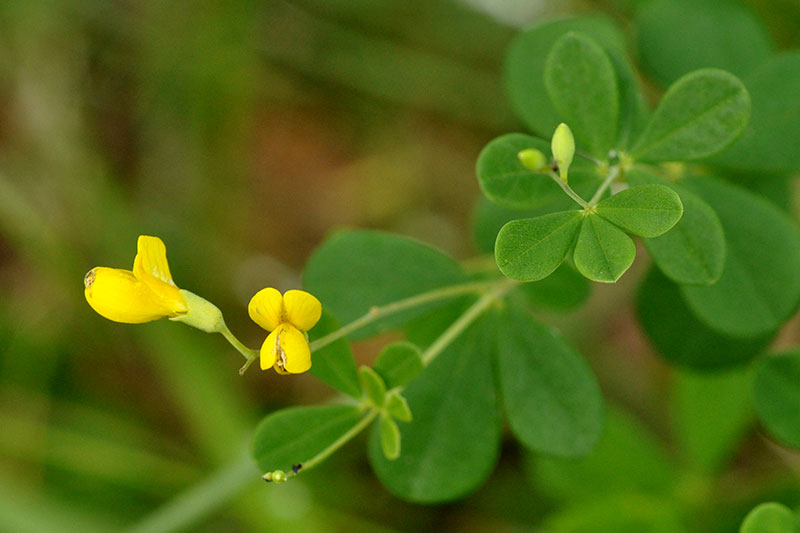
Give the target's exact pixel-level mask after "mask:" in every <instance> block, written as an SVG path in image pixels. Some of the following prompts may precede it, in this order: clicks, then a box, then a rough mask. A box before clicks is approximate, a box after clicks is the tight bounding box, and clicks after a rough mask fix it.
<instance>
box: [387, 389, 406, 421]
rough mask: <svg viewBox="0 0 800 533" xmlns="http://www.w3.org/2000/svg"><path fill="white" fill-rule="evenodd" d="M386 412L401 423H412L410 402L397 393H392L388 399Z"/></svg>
mask: <svg viewBox="0 0 800 533" xmlns="http://www.w3.org/2000/svg"><path fill="white" fill-rule="evenodd" d="M386 412H387V413H389V414H390V415H392V417H394V418H396V419H397V420H399V421H400V422H411V420H412V419H413V417H412V416H411V408H410V407H409V406H408V401H407V400H406V399H405V397H404V396H403V395H402V394H400V393H399V392H397V391H392V392H390V393H389V396H387V397H386Z"/></svg>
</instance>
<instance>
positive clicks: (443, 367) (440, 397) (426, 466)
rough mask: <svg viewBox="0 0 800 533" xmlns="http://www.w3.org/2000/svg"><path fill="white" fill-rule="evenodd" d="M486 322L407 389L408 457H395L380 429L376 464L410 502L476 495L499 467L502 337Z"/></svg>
mask: <svg viewBox="0 0 800 533" xmlns="http://www.w3.org/2000/svg"><path fill="white" fill-rule="evenodd" d="M489 319H490V317H482V318H481V319H480V320H479V321H478V322H476V323H475V324H473V325H472V326H471V327H470V328H469V329H468V330H467V331H466V332H464V333H463V334H462V335H461V336H460V337H458V338H457V339H456V340H455V341H454V342H453V344H451V345H450V346H449V347H448V348H447V349H446V350H445V351H444V352H442V353H441V354H440V355H439V356H438V357H437V358H436V359H434V360H433V362H432V363H431V364H430V365H429V366H428V367H427V368H426V369H425V372H423V373H422V375H420V377H419V378H417V379H415V380H414V381H412V382H411V383H410V384H409V385H408V388H407V389H406V393H405V394H406V398H407V399H408V404H409V406H410V407H411V411H412V412H413V413H414V422H413V423H411V424H408V425H405V426H404V427H403V453H402V455H400V457H399V458H398V459H397V460H395V461H389V460H387V459H386V458H385V457H384V455H383V451H382V448H381V443H380V431H378V430H373V432H372V435H371V437H370V442H369V459H370V463H372V467H373V468H374V470H375V473H376V474H377V476H378V478H379V479H380V480H381V482H383V484H384V485H386V487H387V488H388V489H389V490H390V491H391V492H392V493H393V494H395V495H397V496H398V497H400V498H403V499H405V500H409V501H413V502H420V503H423V502H424V503H433V502H441V501H447V500H453V499H455V498H459V497H461V496H463V495H465V494H466V493H468V492H470V491H472V490H474V489H475V488H477V487H478V485H480V484H481V483H483V482H484V481H485V480H486V478H488V477H489V475H490V474H491V472H492V470H493V469H494V466H495V462H496V461H497V456H498V452H499V446H500V416H499V413H498V406H497V398H496V394H495V390H494V377H493V375H492V357H491V356H490V354H491V351H492V350H493V342H494V333H493V329H492V327H493V325H494V324H493V323H492V322H491V321H490V320H489Z"/></svg>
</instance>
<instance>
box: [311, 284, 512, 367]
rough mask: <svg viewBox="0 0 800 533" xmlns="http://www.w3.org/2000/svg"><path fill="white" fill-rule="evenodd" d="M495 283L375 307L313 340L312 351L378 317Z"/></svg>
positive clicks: (443, 290)
mask: <svg viewBox="0 0 800 533" xmlns="http://www.w3.org/2000/svg"><path fill="white" fill-rule="evenodd" d="M495 285H497V281H496V280H492V281H474V282H470V283H462V284H460V285H451V286H449V287H443V288H441V289H436V290H432V291H429V292H423V293H421V294H417V295H415V296H411V297H410V298H406V299H404V300H398V301H396V302H392V303H390V304H387V305H382V306H376V307H373V308H371V309H370V310H369V311H367V313H366V314H364V315H363V316H361V317H360V318H357V319H355V320H353V321H352V322H350V323H349V324H347V325H345V326H342V327H341V328H339V329H337V330H336V331H333V332H331V333H329V334H327V335H325V336H324V337H320V338H319V339H317V340H315V341H314V342H312V343H311V351H312V352H315V351H317V350H319V349H321V348H324V347H325V346H327V345H329V344H330V343H332V342H335V341H337V340H339V339H341V338H342V337H346V336H347V335H349V334H351V333H353V332H354V331H357V330H359V329H361V328H363V327H364V326H367V325H369V324H371V323H372V322H375V321H376V320H378V319H381V318H385V317H387V316H390V315H393V314H396V313H399V312H400V311H405V310H406V309H412V308H414V307H418V306H420V305H424V304H427V303H431V302H436V301H438V300H444V299H446V298H453V297H455V296H461V295H463V294H470V293H473V292H482V291H484V290H486V289H487V288H491V287H493V286H495Z"/></svg>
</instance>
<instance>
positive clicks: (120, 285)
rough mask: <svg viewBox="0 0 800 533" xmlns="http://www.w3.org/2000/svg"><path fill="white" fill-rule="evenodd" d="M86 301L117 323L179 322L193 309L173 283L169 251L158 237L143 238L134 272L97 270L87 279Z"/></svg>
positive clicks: (91, 271)
mask: <svg viewBox="0 0 800 533" xmlns="http://www.w3.org/2000/svg"><path fill="white" fill-rule="evenodd" d="M84 285H85V287H86V288H85V290H84V295H85V296H86V301H87V302H89V305H90V306H92V309H94V310H95V311H97V313H98V314H100V315H101V316H103V317H105V318H107V319H109V320H113V321H115V322H125V323H127V324H140V323H142V322H150V321H151V320H158V319H159V318H165V317H168V318H175V317H179V316H181V315H184V314H186V313H187V312H188V311H189V308H188V306H187V304H186V300H185V298H184V295H183V294H182V292H183V291H181V290H180V289H179V288H178V287H177V286H176V285H175V282H174V281H172V274H170V271H169V265H168V264H167V249H166V247H165V246H164V243H163V242H162V241H161V239H159V238H158V237H150V236H148V235H140V236H139V240H138V243H137V253H136V258H135V259H134V261H133V270H132V271H131V270H124V269H120V268H108V267H95V268H93V269H92V270H90V271H89V272H88V273H87V274H86V277H85V278H84Z"/></svg>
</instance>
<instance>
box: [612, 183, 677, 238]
mask: <svg viewBox="0 0 800 533" xmlns="http://www.w3.org/2000/svg"><path fill="white" fill-rule="evenodd" d="M597 214H598V215H600V216H601V217H603V218H605V219H606V220H608V221H610V222H613V223H614V224H615V225H617V226H619V227H620V228H622V229H624V230H625V231H627V232H629V233H633V234H634V235H640V236H642V237H658V236H659V235H661V234H663V233H666V232H668V231H669V230H670V229H671V228H672V226H674V225H675V224H676V223H677V222H678V220H680V219H681V215H683V204H682V203H681V199H680V197H679V196H678V193H676V192H675V191H673V190H672V189H670V188H669V187H664V186H663V185H642V186H639V187H631V188H629V189H625V190H624V191H620V192H618V193H617V194H615V195H613V196H611V197H610V198H606V199H605V200H603V201H602V202H600V203H599V204H597Z"/></svg>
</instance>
